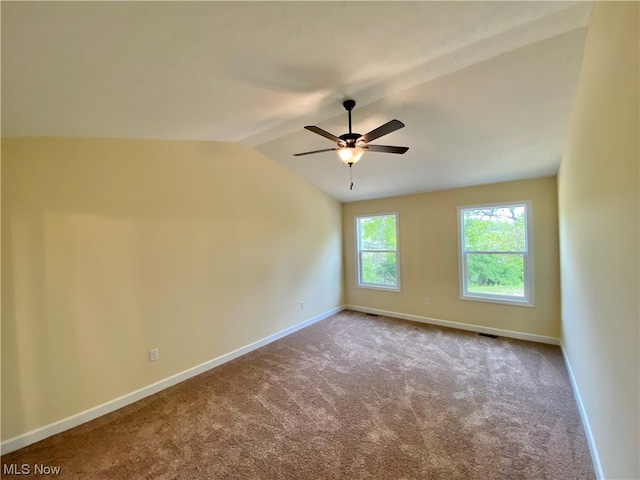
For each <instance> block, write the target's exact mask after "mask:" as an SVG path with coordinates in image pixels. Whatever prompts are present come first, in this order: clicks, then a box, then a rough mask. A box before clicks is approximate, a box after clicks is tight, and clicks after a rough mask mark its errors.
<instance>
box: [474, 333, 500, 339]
mask: <svg viewBox="0 0 640 480" xmlns="http://www.w3.org/2000/svg"><path fill="white" fill-rule="evenodd" d="M478 335H480V336H481V337H489V338H498V336H497V335H491V334H490V333H479V334H478Z"/></svg>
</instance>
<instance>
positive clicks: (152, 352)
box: [149, 348, 158, 362]
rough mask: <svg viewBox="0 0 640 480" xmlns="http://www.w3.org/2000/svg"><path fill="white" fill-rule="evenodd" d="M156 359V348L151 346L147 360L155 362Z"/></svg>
mask: <svg viewBox="0 0 640 480" xmlns="http://www.w3.org/2000/svg"><path fill="white" fill-rule="evenodd" d="M156 360H158V349H157V348H152V349H151V350H149V361H150V362H155V361H156Z"/></svg>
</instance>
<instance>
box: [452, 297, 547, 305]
mask: <svg viewBox="0 0 640 480" xmlns="http://www.w3.org/2000/svg"><path fill="white" fill-rule="evenodd" d="M460 300H468V301H471V302H484V303H498V304H500V305H511V306H513V307H529V308H533V307H534V306H535V305H534V303H533V301H530V300H511V299H508V298H494V297H481V296H475V295H460Z"/></svg>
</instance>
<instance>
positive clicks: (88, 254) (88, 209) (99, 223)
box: [2, 139, 343, 440]
mask: <svg viewBox="0 0 640 480" xmlns="http://www.w3.org/2000/svg"><path fill="white" fill-rule="evenodd" d="M2 170H3V172H2V173H3V175H2V246H3V249H2V439H3V440H6V439H9V438H12V437H14V436H17V435H20V434H23V433H25V432H27V431H30V430H32V429H35V428H38V427H42V426H44V425H47V424H50V423H51V422H55V421H57V420H60V419H63V418H66V417H68V416H70V415H73V414H76V413H79V412H81V411H83V410H86V409H88V408H91V407H95V406H97V405H99V404H101V403H103V402H107V401H109V400H112V399H114V398H116V397H119V396H121V395H125V394H127V393H130V392H132V391H134V390H136V389H139V388H142V387H145V386H147V385H149V384H151V383H153V382H156V381H159V380H161V379H165V378H167V377H168V376H170V375H173V374H176V373H178V372H181V371H184V370H186V369H189V368H190V367H193V366H196V365H198V364H201V363H203V362H206V361H208V360H211V359H213V358H216V357H218V356H220V355H223V354H225V353H228V352H230V351H232V350H234V349H237V348H239V347H243V346H245V345H247V344H249V343H251V342H254V341H256V340H259V339H261V338H264V337H266V336H268V335H270V334H273V333H276V332H279V331H281V330H283V329H285V328H287V327H289V326H292V325H295V324H298V323H300V322H302V321H304V320H306V319H309V318H312V317H314V316H316V315H319V314H322V313H324V312H327V311H328V310H330V309H332V308H335V307H337V306H339V305H341V303H342V277H343V275H342V251H341V245H342V237H341V235H342V232H341V206H340V203H339V202H337V201H335V200H333V199H330V198H329V197H328V196H327V195H325V194H324V193H322V192H320V191H319V190H317V189H316V188H315V187H313V186H311V185H310V184H308V183H306V182H305V181H303V180H301V179H300V178H299V177H296V176H295V175H293V174H292V173H290V172H288V171H286V170H285V169H283V168H282V167H281V166H279V165H278V164H276V163H275V162H273V161H271V160H269V159H267V158H266V157H264V156H262V155H260V154H259V153H257V152H255V151H254V150H252V149H249V148H246V147H242V146H239V145H235V144H225V143H211V142H180V141H146V140H108V139H3V142H2ZM301 300H304V301H305V302H306V305H305V306H306V308H305V309H304V310H301V309H300V304H299V302H300V301H301ZM154 347H157V348H159V349H160V360H159V361H157V362H154V363H150V362H148V351H149V349H150V348H154Z"/></svg>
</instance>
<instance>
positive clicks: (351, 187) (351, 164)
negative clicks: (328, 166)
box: [349, 163, 353, 190]
mask: <svg viewBox="0 0 640 480" xmlns="http://www.w3.org/2000/svg"><path fill="white" fill-rule="evenodd" d="M351 167H353V163H350V164H349V181H350V182H351V186H350V187H349V190H353V179H352V178H351Z"/></svg>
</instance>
